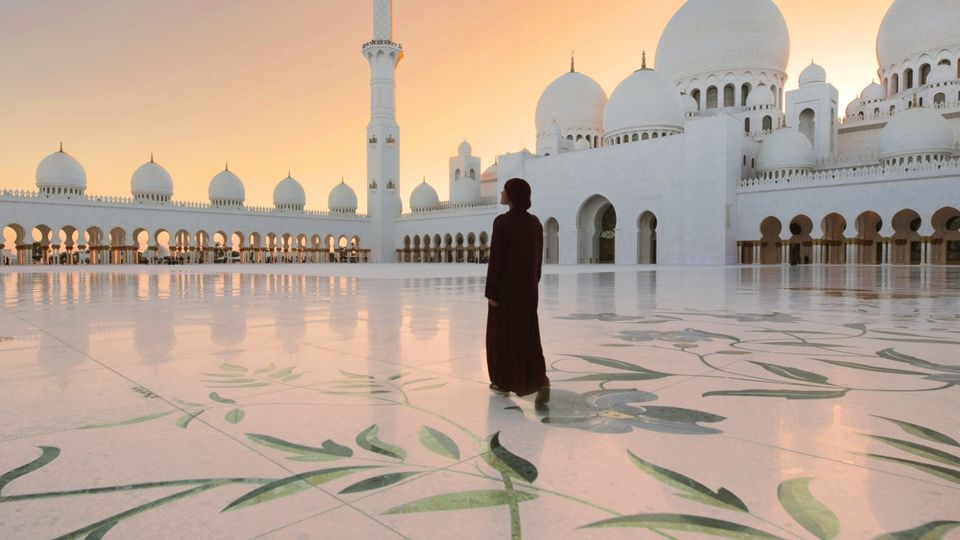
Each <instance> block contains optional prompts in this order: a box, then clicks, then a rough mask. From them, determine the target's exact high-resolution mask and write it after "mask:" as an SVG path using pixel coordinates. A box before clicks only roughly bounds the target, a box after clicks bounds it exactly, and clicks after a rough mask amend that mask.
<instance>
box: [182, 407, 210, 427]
mask: <svg viewBox="0 0 960 540" xmlns="http://www.w3.org/2000/svg"><path fill="white" fill-rule="evenodd" d="M205 410H206V409H202V410H200V411H198V412H194V413H187V414H185V415H183V416H181V417H180V418H179V419H177V427H178V428H183V429H187V426H189V425H190V422H192V421H193V419H194V418H196V417H198V416H200V415H201V414H203V411H205Z"/></svg>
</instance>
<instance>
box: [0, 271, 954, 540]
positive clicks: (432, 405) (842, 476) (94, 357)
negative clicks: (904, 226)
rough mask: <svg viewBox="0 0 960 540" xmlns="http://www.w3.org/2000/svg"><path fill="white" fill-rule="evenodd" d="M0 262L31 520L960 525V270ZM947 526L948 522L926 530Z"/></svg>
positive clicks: (7, 528) (11, 433)
mask: <svg viewBox="0 0 960 540" xmlns="http://www.w3.org/2000/svg"><path fill="white" fill-rule="evenodd" d="M219 270H220V269H208V270H205V271H193V270H192V271H181V270H178V271H174V272H170V273H165V272H153V273H143V274H137V273H109V272H107V273H70V272H63V273H57V272H51V273H37V274H32V273H20V274H13V273H8V274H4V275H0V298H2V300H3V302H4V304H3V309H2V310H0V329H2V330H0V336H2V337H0V474H2V476H0V530H3V534H2V536H4V537H8V538H49V537H56V536H61V535H62V536H63V537H65V538H102V537H103V538H145V537H164V538H251V537H260V536H264V537H271V538H338V537H342V538H360V537H369V538H392V537H399V538H402V537H408V538H438V537H448V536H450V535H451V533H454V534H455V533H457V532H460V531H462V532H463V533H464V534H468V535H469V537H470V538H509V537H511V536H512V537H515V538H517V537H520V536H521V535H522V536H525V537H528V538H581V537H583V538H610V537H613V538H646V537H651V538H657V537H662V538H690V537H705V536H722V537H737V538H740V537H743V538H791V539H793V538H834V537H837V536H840V537H843V538H873V537H877V536H879V535H882V534H888V533H897V534H898V535H894V536H892V537H890V538H921V537H922V538H958V537H960V536H958V535H960V528H958V527H960V442H958V439H960V424H958V422H957V420H956V418H957V416H956V410H957V406H958V404H960V390H958V385H960V355H958V354H957V351H958V350H960V347H958V345H960V315H958V311H960V309H958V306H960V301H958V300H960V269H943V268H932V269H930V268H928V269H918V268H849V269H847V268H843V267H836V268H793V269H781V268H764V269H759V268H735V269H671V270H661V271H659V272H653V271H629V272H617V273H582V274H576V273H565V274H560V275H556V274H548V275H545V276H544V282H543V283H542V296H541V298H542V300H541V308H540V314H541V325H542V331H543V336H544V348H545V350H546V352H547V360H548V363H549V364H550V366H549V367H550V373H549V374H550V377H551V379H552V381H553V393H552V394H553V400H552V401H551V403H550V404H549V405H548V406H546V407H539V408H538V407H535V406H534V404H533V402H532V400H530V399H519V398H514V399H510V398H503V397H497V396H494V395H491V394H490V392H489V391H488V389H487V387H486V383H487V380H486V368H485V365H484V345H483V332H484V321H485V317H486V311H485V308H484V300H483V298H482V290H483V278H482V277H475V276H473V277H469V276H468V277H438V278H403V279H376V278H367V277H362V278H356V277H353V278H347V277H328V276H327V277H321V276H308V275H296V276H284V275H255V274H240V273H224V272H221V271H219ZM924 535H927V536H924Z"/></svg>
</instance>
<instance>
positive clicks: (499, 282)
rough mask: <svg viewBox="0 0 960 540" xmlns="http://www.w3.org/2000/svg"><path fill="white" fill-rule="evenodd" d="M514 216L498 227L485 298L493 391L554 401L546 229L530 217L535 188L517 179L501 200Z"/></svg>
mask: <svg viewBox="0 0 960 540" xmlns="http://www.w3.org/2000/svg"><path fill="white" fill-rule="evenodd" d="M500 204H504V205H507V206H509V207H510V211H508V212H507V213H505V214H501V215H499V216H497V219H495V220H494V221H493V238H492V239H491V241H490V262H489V263H488V265H487V283H486V290H485V292H484V296H486V297H487V302H488V304H489V306H488V308H487V371H488V373H489V374H490V381H491V382H490V388H491V389H492V390H493V391H495V392H497V393H499V394H506V393H507V392H515V393H516V394H517V395H520V396H525V395H528V394H532V393H534V392H536V393H537V398H536V402H537V404H543V403H546V402H547V401H549V400H550V380H549V379H548V378H547V368H546V363H545V360H544V358H543V347H542V346H541V344H540V323H539V321H538V320H537V303H538V296H539V295H538V293H539V283H540V269H541V265H542V263H543V226H542V225H540V220H539V219H537V216H534V215H532V214H530V213H528V212H527V210H528V209H529V208H530V184H528V183H527V182H526V181H525V180H523V179H522V178H513V179H511V180H509V181H508V182H507V183H506V185H505V186H504V190H503V192H502V193H501V194H500Z"/></svg>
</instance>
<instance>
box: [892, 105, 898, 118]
mask: <svg viewBox="0 0 960 540" xmlns="http://www.w3.org/2000/svg"><path fill="white" fill-rule="evenodd" d="M895 112H897V106H896V105H891V106H890V116H893V113H895Z"/></svg>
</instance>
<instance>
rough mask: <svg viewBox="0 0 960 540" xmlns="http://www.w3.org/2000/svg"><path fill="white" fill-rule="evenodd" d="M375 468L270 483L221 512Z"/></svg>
mask: <svg viewBox="0 0 960 540" xmlns="http://www.w3.org/2000/svg"><path fill="white" fill-rule="evenodd" d="M374 468H377V467H376V466H370V465H366V466H356V467H336V468H333V469H320V470H318V471H311V472H308V473H302V474H295V475H293V476H290V477H287V478H283V479H280V480H276V481H273V482H270V483H269V484H266V485H263V486H260V487H258V488H257V489H254V490H253V491H250V492H248V493H246V494H244V495H243V496H241V497H240V498H238V499H236V500H234V501H233V502H231V503H230V504H228V505H227V506H225V507H224V508H223V510H221V512H230V511H233V510H239V509H241V508H247V507H248V506H254V505H257V504H261V503H265V502H268V501H272V500H274V499H279V498H281V497H287V496H290V495H294V494H296V493H300V492H301V491H303V490H306V489H310V487H312V486H318V485H320V484H323V483H326V482H330V481H331V480H336V479H337V478H342V477H344V476H347V475H350V474H353V473H355V472H357V471H362V470H365V469H374Z"/></svg>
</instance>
